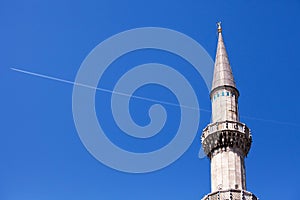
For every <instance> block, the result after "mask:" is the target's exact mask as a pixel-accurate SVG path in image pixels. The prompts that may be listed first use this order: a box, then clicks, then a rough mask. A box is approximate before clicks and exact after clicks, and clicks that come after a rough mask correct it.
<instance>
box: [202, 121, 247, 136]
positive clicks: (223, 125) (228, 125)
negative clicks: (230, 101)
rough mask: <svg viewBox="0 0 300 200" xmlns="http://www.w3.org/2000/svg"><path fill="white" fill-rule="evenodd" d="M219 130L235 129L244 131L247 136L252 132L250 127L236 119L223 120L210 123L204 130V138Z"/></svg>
mask: <svg viewBox="0 0 300 200" xmlns="http://www.w3.org/2000/svg"><path fill="white" fill-rule="evenodd" d="M219 130H235V131H239V132H241V133H244V134H245V135H246V136H248V135H249V134H250V130H249V128H248V127H247V126H246V125H245V124H243V123H241V122H234V121H222V122H215V123H213V124H209V125H208V126H207V127H206V128H205V129H203V132H202V138H206V137H207V136H208V135H209V134H211V133H214V132H216V131H219Z"/></svg>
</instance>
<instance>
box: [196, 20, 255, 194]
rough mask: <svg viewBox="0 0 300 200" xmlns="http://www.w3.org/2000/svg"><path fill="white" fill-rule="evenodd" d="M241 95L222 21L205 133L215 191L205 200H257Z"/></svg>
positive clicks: (250, 140)
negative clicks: (249, 178) (249, 180)
mask: <svg viewBox="0 0 300 200" xmlns="http://www.w3.org/2000/svg"><path fill="white" fill-rule="evenodd" d="M238 97H239V91H238V90H237V88H236V85H235V81H234V78H233V75H232V70H231V67H230V64H229V60H228V56H227V52H226V49H225V45H224V41H223V36H222V27H221V23H220V22H219V23H218V46H217V53H216V60H215V66H214V77H213V83H212V89H211V92H210V99H211V102H212V118H211V123H210V124H209V125H208V126H207V127H206V128H205V129H204V130H203V133H202V137H201V139H202V147H203V149H204V152H205V153H206V155H207V156H208V158H209V159H210V165H211V193H210V194H208V195H206V196H205V197H203V199H202V200H257V198H256V196H255V195H253V194H252V193H250V192H247V191H246V176H245V164H244V158H245V157H246V156H247V154H248V152H249V150H250V147H251V142H252V137H251V133H250V130H249V128H248V127H247V126H246V125H245V124H243V123H241V122H240V121H239V112H238Z"/></svg>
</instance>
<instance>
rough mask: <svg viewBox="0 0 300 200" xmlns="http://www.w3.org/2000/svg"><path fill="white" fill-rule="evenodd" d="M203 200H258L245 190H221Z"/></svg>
mask: <svg viewBox="0 0 300 200" xmlns="http://www.w3.org/2000/svg"><path fill="white" fill-rule="evenodd" d="M202 200H258V198H257V197H256V196H255V195H254V194H252V193H251V192H248V191H244V190H233V189H231V190H220V191H217V192H213V193H210V194H208V195H205V196H204V197H203V198H202Z"/></svg>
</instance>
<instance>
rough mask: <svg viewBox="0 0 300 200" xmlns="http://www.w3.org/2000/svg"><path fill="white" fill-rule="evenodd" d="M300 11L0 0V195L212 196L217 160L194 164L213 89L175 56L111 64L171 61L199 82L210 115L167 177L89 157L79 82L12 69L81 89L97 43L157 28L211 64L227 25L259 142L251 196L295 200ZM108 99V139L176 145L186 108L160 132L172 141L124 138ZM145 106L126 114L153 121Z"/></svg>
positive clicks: (104, 116) (110, 79)
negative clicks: (77, 96)
mask: <svg viewBox="0 0 300 200" xmlns="http://www.w3.org/2000/svg"><path fill="white" fill-rule="evenodd" d="M299 10H300V2H299V1H298V0H290V1H277V0H275V1H274V0H273V1H263V2H262V1H232V0H228V1H215V0H210V1H202V0H197V1H160V0H152V1H137V0H133V1H126V0H124V1H121V0H119V1H115V0H107V1H104V0H101V1H66V0H60V1H57V0H52V1H38V0H36V1H33V0H29V1H14V0H2V1H0V26H1V29H0V36H1V37H0V53H1V56H0V91H1V92H2V95H1V115H0V117H1V118H0V119H1V140H0V141H1V142H0V152H1V153H0V155H1V156H0V158H1V165H0V199H3V200H19V199H22V200H35V199H36V200H50V199H51V200H54V199H55V200H60V199H61V200H65V199H72V200H82V199H88V200H96V199H97V200H99V199H103V200H119V199H130V200H140V199H143V200H148V199H149V200H150V199H151V200H153V199H159V200H160V199H166V200H168V199H170V200H171V199H172V200H181V199H185V200H196V199H201V198H202V197H203V196H204V195H205V194H207V193H209V192H210V178H209V176H210V174H209V160H208V159H207V158H204V159H199V158H198V152H199V149H200V147H201V144H200V136H201V132H202V129H203V128H204V127H205V126H206V125H207V124H208V123H209V121H210V114H211V113H210V112H207V110H211V108H210V100H209V91H208V90H207V88H206V87H205V84H204V82H203V80H202V79H201V77H200V76H199V75H196V72H195V71H192V70H190V67H191V66H189V65H188V64H186V63H184V62H183V61H182V60H180V59H179V58H177V57H176V56H174V55H171V54H167V53H165V52H159V51H151V50H145V51H137V52H134V53H133V54H128V57H127V58H126V57H125V56H124V57H122V58H120V59H119V60H117V61H116V62H115V63H113V65H112V69H111V70H116V69H119V68H120V67H119V68H118V66H126V67H125V70H129V69H130V66H131V67H133V66H135V65H136V64H142V63H148V62H160V63H164V64H169V65H174V67H175V68H176V67H177V68H176V69H178V70H180V69H181V70H182V71H181V73H182V74H184V75H185V76H188V78H189V79H190V81H191V83H192V84H194V85H193V87H194V89H195V90H196V92H197V97H198V99H199V103H200V108H201V109H203V110H202V111H201V117H200V122H199V130H198V132H197V136H196V138H195V139H194V141H193V143H192V145H191V146H190V148H189V149H188V150H187V151H186V152H185V153H184V154H183V156H182V157H180V159H178V160H177V161H176V162H174V163H172V164H171V165H170V166H168V167H166V168H164V169H161V170H159V171H155V172H152V173H146V174H131V173H124V172H120V171H116V170H114V169H111V168H109V167H107V166H105V165H103V164H102V163H101V162H99V161H98V160H96V159H95V158H94V157H93V156H92V155H91V154H90V153H89V152H88V151H87V150H86V148H85V147H84V145H83V144H82V142H81V140H80V138H79V136H78V133H77V130H76V128H75V125H74V121H73V115H72V90H73V86H72V85H71V84H68V83H62V82H58V81H53V80H48V79H43V78H40V77H36V76H32V75H26V74H23V73H19V72H16V71H13V70H11V68H18V69H22V70H27V71H31V72H35V73H40V74H44V75H48V76H52V77H57V78H61V79H64V80H69V81H74V80H75V77H76V73H77V71H78V69H79V67H80V65H81V63H82V62H83V60H84V58H85V57H86V56H87V55H88V54H89V52H90V51H91V50H92V49H93V48H94V47H95V46H97V45H98V44H99V43H100V42H102V41H104V40H105V39H107V38H108V37H110V36H112V35H114V34H117V33H119V32H122V31H125V30H128V29H132V28H138V27H149V26H151V27H164V28H169V29H173V30H176V31H179V32H182V33H184V34H186V35H188V36H189V37H191V38H193V39H194V40H196V41H197V42H198V43H200V44H201V45H202V46H203V47H204V48H205V49H206V51H207V52H208V53H209V55H210V56H211V57H212V58H214V56H215V51H216V42H217V34H216V25H215V23H216V22H217V21H222V24H223V36H224V40H225V45H226V47H227V51H228V55H229V59H230V62H231V66H232V70H233V73H234V76H235V79H236V84H237V87H238V89H239V91H240V93H241V95H240V98H239V109H240V115H241V121H242V122H244V123H246V124H247V125H248V126H249V127H250V128H251V130H252V134H253V144H252V148H251V150H250V153H249V155H248V157H247V159H246V173H247V174H246V176H247V189H248V190H249V191H251V192H253V193H254V194H256V195H257V196H258V197H259V198H260V199H272V200H281V199H297V197H298V196H299V195H298V194H297V193H298V191H297V190H298V186H299V179H300V172H299V169H300V159H299V155H300V149H299V140H300V132H299V128H300V117H299V113H300V106H299V97H300V94H299V83H298V82H297V80H299V73H300V66H299V55H298V53H299V46H300V40H299V35H300V23H299V22H300V15H299ZM180 66H181V67H180ZM182 66H184V67H182ZM125 72H126V71H125ZM121 73H122V71H120V70H117V71H115V72H113V71H108V72H107V74H106V75H107V76H106V77H104V79H103V84H104V85H105V83H107V84H111V85H108V86H107V87H108V88H112V86H113V84H114V83H115V82H114V81H116V79H117V78H118V77H120V76H121ZM147 89H149V92H146V91H147ZM135 94H136V95H138V96H143V97H149V98H153V99H158V100H160V99H159V98H162V100H163V101H169V102H174V103H176V101H177V100H176V98H175V97H174V95H172V94H170V93H169V90H166V89H165V88H162V87H159V86H157V85H153V86H152V87H150V86H149V88H147V87H144V88H142V89H141V90H138V91H136V93H135ZM157 94H158V95H157ZM147 95H148V96H147ZM151 95H152V96H151ZM109 97H110V94H109V93H106V94H103V92H101V91H97V94H96V111H97V116H98V118H99V119H100V121H101V123H102V126H104V127H105V129H106V130H107V133H108V135H107V137H109V138H110V139H111V140H112V141H113V142H114V143H115V144H117V145H118V146H120V147H122V148H125V149H127V150H130V151H133V152H147V151H153V150H155V149H156V148H160V147H162V146H163V145H164V144H166V143H168V141H169V140H170V139H172V137H174V134H175V133H176V128H177V127H178V119H179V117H178V116H179V115H180V112H179V113H178V111H179V109H178V107H176V106H175V107H174V106H170V105H165V106H166V110H167V111H168V112H170V113H171V114H169V115H168V117H170V119H169V120H168V121H167V123H166V124H165V125H166V126H168V127H166V128H165V129H163V131H164V133H165V134H161V135H160V139H158V140H155V141H151V140H152V139H155V137H153V138H149V139H147V140H150V141H149V142H144V141H143V140H142V139H139V140H137V139H134V138H130V137H129V136H126V137H125V136H124V133H122V132H121V131H120V130H119V129H117V128H116V126H115V125H116V124H115V123H114V122H113V120H112V115H111V111H109V109H108V108H109V106H110V101H109ZM102 99H105V100H104V101H102ZM107 99H108V100H107ZM149 104H153V103H151V102H146V103H145V102H144V101H143V100H141V99H136V100H132V102H131V104H130V105H131V108H130V112H131V115H132V116H133V120H134V121H135V122H136V123H138V124H140V125H146V124H147V123H149V118H148V117H147V112H146V109H147V108H149ZM170 134H171V135H170ZM172 134H173V135H172ZM104 153H105V152H104Z"/></svg>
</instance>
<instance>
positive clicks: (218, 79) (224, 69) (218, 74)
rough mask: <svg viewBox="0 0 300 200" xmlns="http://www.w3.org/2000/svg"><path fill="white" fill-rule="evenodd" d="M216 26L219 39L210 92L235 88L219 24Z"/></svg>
mask: <svg viewBox="0 0 300 200" xmlns="http://www.w3.org/2000/svg"><path fill="white" fill-rule="evenodd" d="M217 25H218V36H219V38H218V47H217V53H216V60H215V68H214V79H213V84H212V90H213V89H215V88H217V87H219V86H231V87H234V88H235V81H234V78H233V75H232V70H231V67H230V64H229V60H228V56H227V52H226V49H225V45H224V41H223V37H222V27H221V22H218V23H217Z"/></svg>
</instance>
